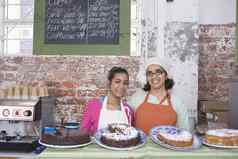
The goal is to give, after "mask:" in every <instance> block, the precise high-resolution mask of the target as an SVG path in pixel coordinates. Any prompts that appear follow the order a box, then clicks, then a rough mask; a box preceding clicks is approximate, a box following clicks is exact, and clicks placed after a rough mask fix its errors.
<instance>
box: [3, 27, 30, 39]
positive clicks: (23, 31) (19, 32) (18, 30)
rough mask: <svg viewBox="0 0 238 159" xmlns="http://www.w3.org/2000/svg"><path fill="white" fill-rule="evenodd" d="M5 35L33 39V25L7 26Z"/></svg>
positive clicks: (10, 37) (11, 37)
mask: <svg viewBox="0 0 238 159" xmlns="http://www.w3.org/2000/svg"><path fill="white" fill-rule="evenodd" d="M5 35H7V36H5V38H6V37H7V38H9V39H32V38H33V25H18V26H6V27H5Z"/></svg>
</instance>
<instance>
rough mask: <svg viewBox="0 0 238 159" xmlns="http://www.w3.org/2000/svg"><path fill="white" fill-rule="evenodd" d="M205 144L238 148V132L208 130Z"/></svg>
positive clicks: (231, 130)
mask: <svg viewBox="0 0 238 159" xmlns="http://www.w3.org/2000/svg"><path fill="white" fill-rule="evenodd" d="M204 139H205V142H206V143H208V144H214V145H221V146H238V130H236V129H215V130H208V131H207V132H206V134H205V138H204Z"/></svg>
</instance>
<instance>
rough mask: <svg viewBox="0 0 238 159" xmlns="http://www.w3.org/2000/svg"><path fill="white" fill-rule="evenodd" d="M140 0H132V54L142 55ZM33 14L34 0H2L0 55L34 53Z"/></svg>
mask: <svg viewBox="0 0 238 159" xmlns="http://www.w3.org/2000/svg"><path fill="white" fill-rule="evenodd" d="M39 1H43V0H39ZM138 1H140V0H131V35H130V36H131V40H130V43H131V46H130V49H131V50H130V52H131V55H132V56H138V55H140V53H139V50H140V49H139V46H140V45H139V30H140V28H139V25H138V24H139V17H138V13H139V12H138V10H139V9H138ZM33 15H34V0H0V55H6V56H8V55H32V54H33V53H32V52H33V50H32V48H33V23H34V22H33Z"/></svg>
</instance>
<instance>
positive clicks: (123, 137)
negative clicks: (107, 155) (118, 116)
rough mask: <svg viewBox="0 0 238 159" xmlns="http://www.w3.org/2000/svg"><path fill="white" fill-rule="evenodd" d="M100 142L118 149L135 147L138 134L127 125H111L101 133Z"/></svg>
mask: <svg viewBox="0 0 238 159" xmlns="http://www.w3.org/2000/svg"><path fill="white" fill-rule="evenodd" d="M101 142H102V143H103V144H105V145H107V146H111V147H119V148H125V147H131V146H136V145H137V144H138V143H139V142H140V134H139V132H138V130H136V129H135V128H134V127H131V126H129V125H127V124H119V123H113V124H110V125H108V128H107V129H106V131H104V132H103V133H102V136H101Z"/></svg>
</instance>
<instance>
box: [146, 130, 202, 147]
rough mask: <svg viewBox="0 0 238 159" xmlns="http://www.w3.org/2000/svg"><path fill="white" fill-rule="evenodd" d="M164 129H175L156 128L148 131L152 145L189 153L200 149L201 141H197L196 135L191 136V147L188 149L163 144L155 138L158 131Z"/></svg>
mask: <svg viewBox="0 0 238 159" xmlns="http://www.w3.org/2000/svg"><path fill="white" fill-rule="evenodd" d="M164 128H176V127H173V126H157V127H154V128H152V129H151V130H150V136H151V139H152V141H153V142H154V143H156V144H159V145H161V146H162V147H165V148H168V149H171V150H176V151H191V150H195V149H198V148H200V147H201V145H202V143H201V140H200V139H199V137H198V136H197V135H193V145H192V146H190V147H175V146H171V145H168V144H166V143H163V142H162V141H160V140H159V139H158V137H157V135H158V133H159V131H160V129H164Z"/></svg>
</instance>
